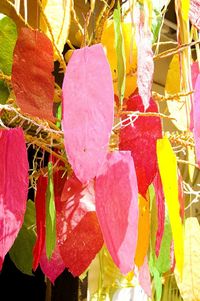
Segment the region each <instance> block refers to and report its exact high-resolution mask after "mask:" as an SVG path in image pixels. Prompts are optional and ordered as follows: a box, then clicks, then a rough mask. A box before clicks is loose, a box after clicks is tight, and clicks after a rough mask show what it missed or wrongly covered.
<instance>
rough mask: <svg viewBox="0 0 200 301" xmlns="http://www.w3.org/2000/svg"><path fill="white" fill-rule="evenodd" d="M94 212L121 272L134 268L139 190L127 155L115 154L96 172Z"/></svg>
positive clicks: (129, 155) (108, 156) (131, 160)
mask: <svg viewBox="0 0 200 301" xmlns="http://www.w3.org/2000/svg"><path fill="white" fill-rule="evenodd" d="M95 192H96V194H95V196H96V211H97V216H98V219H99V223H100V225H101V230H102V232H103V237H104V241H105V243H106V245H107V248H108V250H109V252H110V254H111V256H112V258H113V260H114V262H115V264H116V265H117V266H118V267H119V268H120V270H121V272H122V273H124V274H126V273H128V272H129V271H131V269H132V268H133V261H134V255H135V250H136V244H137V232H138V188H137V179H136V174H135V167H134V162H133V159H132V157H131V153H130V152H114V153H110V154H108V155H107V160H106V161H105V162H104V164H103V165H102V167H101V169H100V170H99V174H98V177H97V179H96V185H95Z"/></svg>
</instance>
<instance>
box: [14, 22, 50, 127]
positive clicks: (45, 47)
mask: <svg viewBox="0 0 200 301" xmlns="http://www.w3.org/2000/svg"><path fill="white" fill-rule="evenodd" d="M53 68H54V66H53V47H52V44H51V42H50V40H49V39H48V38H47V37H46V36H45V35H44V34H43V33H41V32H39V31H37V30H31V29H28V28H22V29H21V31H20V33H19V36H18V40H17V43H16V46H15V49H14V61H13V67H12V86H13V90H14V93H15V96H16V103H17V104H18V105H19V107H20V108H21V110H22V111H23V112H24V113H28V114H30V115H32V116H37V117H39V118H42V119H48V120H51V121H54V117H53V97H54V78H53V75H52V72H53Z"/></svg>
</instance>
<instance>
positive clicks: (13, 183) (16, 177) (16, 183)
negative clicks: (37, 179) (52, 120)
mask: <svg viewBox="0 0 200 301" xmlns="http://www.w3.org/2000/svg"><path fill="white" fill-rule="evenodd" d="M28 169H29V165H28V159H27V152H26V144H25V139H24V134H23V131H22V129H21V128H17V129H10V130H0V171H1V180H0V270H1V268H2V264H3V260H4V257H5V255H6V253H7V252H8V251H9V250H10V248H11V246H12V245H13V243H14V241H15V239H16V237H17V235H18V232H19V230H20V228H21V226H22V223H23V220H24V213H25V210H26V201H27V194H28Z"/></svg>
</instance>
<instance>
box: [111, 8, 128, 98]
mask: <svg viewBox="0 0 200 301" xmlns="http://www.w3.org/2000/svg"><path fill="white" fill-rule="evenodd" d="M113 20H114V29H115V48H116V53H117V75H118V93H119V95H118V96H119V99H120V102H121V103H122V100H123V98H124V91H125V82H126V57H125V48H124V39H123V34H122V28H121V13H120V5H119V4H118V8H117V9H115V10H114V14H113Z"/></svg>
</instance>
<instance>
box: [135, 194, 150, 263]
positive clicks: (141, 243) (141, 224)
mask: <svg viewBox="0 0 200 301" xmlns="http://www.w3.org/2000/svg"><path fill="white" fill-rule="evenodd" d="M149 237H150V211H149V199H148V198H147V199H145V198H143V197H142V196H141V195H139V221H138V239H137V248H136V252H135V264H136V265H137V266H138V267H140V266H142V265H143V264H144V259H145V256H146V255H147V251H148V248H149Z"/></svg>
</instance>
